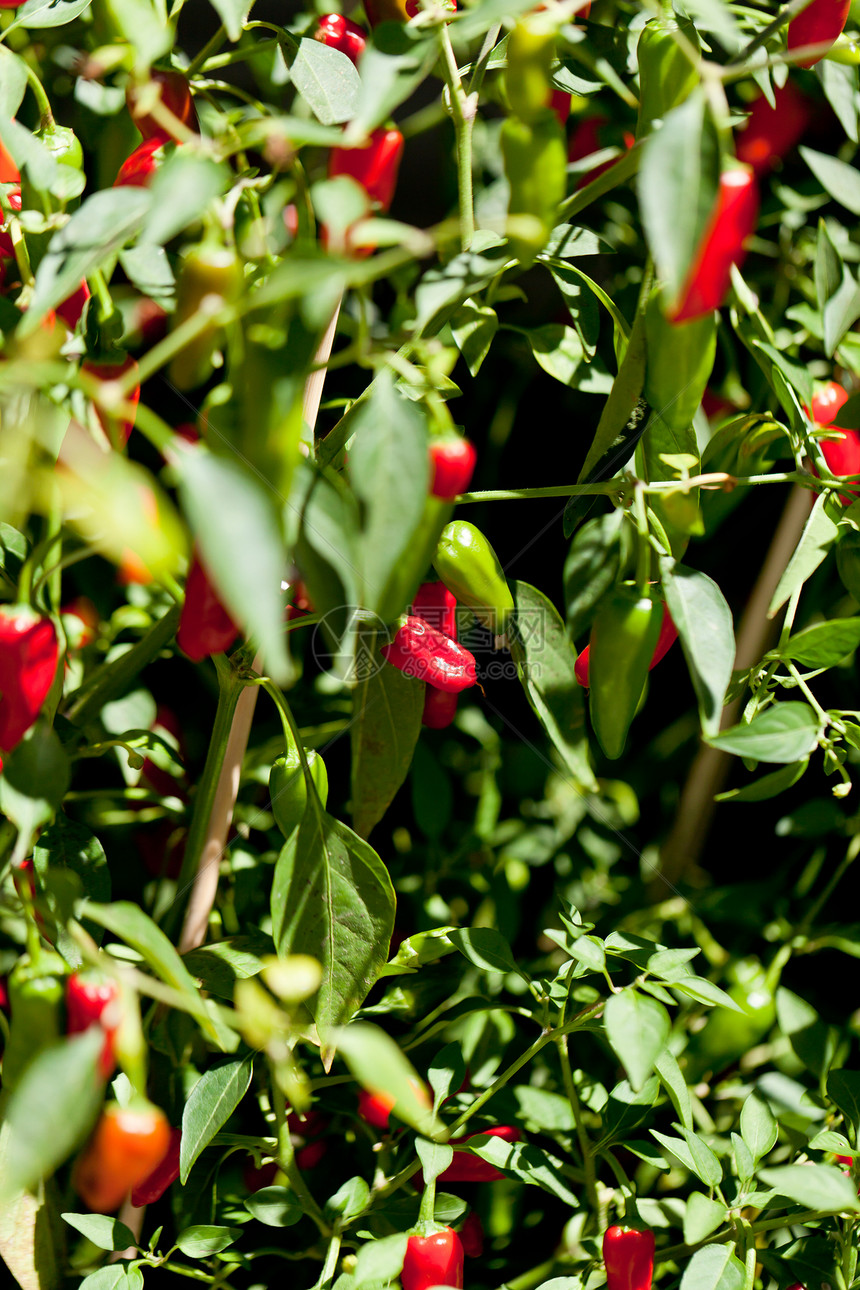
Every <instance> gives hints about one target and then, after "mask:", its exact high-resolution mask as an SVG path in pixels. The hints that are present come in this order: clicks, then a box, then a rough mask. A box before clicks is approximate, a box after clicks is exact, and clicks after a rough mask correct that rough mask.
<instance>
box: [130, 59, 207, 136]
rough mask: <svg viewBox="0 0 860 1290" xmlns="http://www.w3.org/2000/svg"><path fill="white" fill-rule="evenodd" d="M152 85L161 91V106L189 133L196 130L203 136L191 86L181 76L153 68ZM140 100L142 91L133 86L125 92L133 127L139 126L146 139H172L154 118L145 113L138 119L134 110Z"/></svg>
mask: <svg viewBox="0 0 860 1290" xmlns="http://www.w3.org/2000/svg"><path fill="white" fill-rule="evenodd" d="M149 78H150V80H151V81H155V82H156V84H157V85H158V86H159V87H160V90H161V102H162V104H163V105H164V107H166V108H167V110H168V111H169V112H171V113H172V114H173V115H174V116H175V117H176V119H177V121H178V122H179V123H180V125H184V126H185V127H186V129H188V130H193V131H194V132H195V134H199V132H200V122H199V121H198V119H197V109H196V108H195V106H194V99H193V98H192V97H191V86H190V85H189V84H188V81H187V79H186V78H185V77H184V76H183V75H182V73H181V72H172V71H161V70H160V69H159V68H153V69H152V71H150V73H149ZM138 98H139V91H138V90H137V89H136V88H135V87H133V86H130V87H129V88H128V90H126V95H125V101H126V104H127V105H128V110H129V112H131V115H132V119H133V120H134V124H135V125H136V126H137V128H138V130H139V131H140V133H141V134H142V135H143V137H144V139H155V138H159V137H160V138H161V139H164V138H165V137H170V136H169V135H168V131H167V128H166V127H165V126H163V125H160V124H159V123H158V121H156V120H155V117H153V116H150V115H149V114H148V113H145V114H144V115H142V116H137V115H136V113H135V106H136V104H137V101H138Z"/></svg>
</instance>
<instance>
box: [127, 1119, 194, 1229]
mask: <svg viewBox="0 0 860 1290" xmlns="http://www.w3.org/2000/svg"><path fill="white" fill-rule="evenodd" d="M181 1146H182V1130H181V1129H171V1130H170V1141H169V1142H168V1144H167V1150H166V1152H165V1153H164V1157H163V1159H162V1160H161V1161H160V1163H159V1164H157V1165H156V1166H155V1168H154V1169H153V1171H152V1173H151V1174H149V1175H148V1176H147V1177H146V1178H144V1179H143V1181H142V1182H139V1183H138V1184H137V1186H136V1187H132V1189H131V1203H132V1205H134V1206H135V1208H136V1209H140V1207H141V1206H142V1205H154V1204H155V1202H156V1201H157V1200H161V1198H162V1196H163V1195H164V1193H165V1192H166V1191H167V1189H168V1187H169V1186H170V1185H171V1184H172V1183H175V1182H176V1179H177V1178H178V1177H179V1149H180V1147H181Z"/></svg>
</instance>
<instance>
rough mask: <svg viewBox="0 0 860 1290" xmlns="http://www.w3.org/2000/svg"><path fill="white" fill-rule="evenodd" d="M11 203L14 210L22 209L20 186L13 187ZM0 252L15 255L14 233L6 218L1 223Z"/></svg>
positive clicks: (10, 197) (10, 196)
mask: <svg viewBox="0 0 860 1290" xmlns="http://www.w3.org/2000/svg"><path fill="white" fill-rule="evenodd" d="M9 205H10V206H11V207H12V209H13V211H19V210H20V209H21V189H20V188H13V189H12V192H11V193H10V194H9ZM0 214H2V211H0ZM0 254H2V255H9V256H14V255H15V247H14V246H13V245H12V234H11V233H10V232H9V230H8V229H7V228H6V223H5V220H4V221H3V223H2V224H0Z"/></svg>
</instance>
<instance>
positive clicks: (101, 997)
mask: <svg viewBox="0 0 860 1290" xmlns="http://www.w3.org/2000/svg"><path fill="white" fill-rule="evenodd" d="M118 1000H119V991H118V990H117V987H116V982H114V981H108V980H103V981H94V980H87V978H86V977H81V976H78V974H77V973H76V972H73V973H72V975H71V976H70V977H69V979H68V980H67V981H66V1034H68V1035H79V1034H81V1032H82V1031H84V1030H89V1028H90V1026H93V1025H100V1026H101V1028H102V1030H103V1031H104V1036H105V1042H104V1047H103V1048H102V1051H101V1056H100V1058H99V1070H100V1072H101V1075H102V1079H105V1080H107V1079H110V1077H111V1075H112V1074H113V1072H114V1069H115V1067H116V1057H115V1055H114V1036H115V1035H116V1032H117V1028H118V1026H119V1017H118V1016H117V1015H116V1012H117V1008H116V1005H117V1002H118ZM105 1010H107V1017H106V1018H105V1017H104V1016H103V1014H104V1013H105Z"/></svg>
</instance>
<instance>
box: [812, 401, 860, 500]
mask: <svg viewBox="0 0 860 1290" xmlns="http://www.w3.org/2000/svg"><path fill="white" fill-rule="evenodd" d="M848 398H849V394H848V391H847V390H845V389H843V388H842V386H841V385H839V384H838V383H837V382H836V381H828V382H827V384H826V385H825V386H823V387H822V388H821V389H820V390H818V391H816V393H815V394H814V395H813V398H812V420H813V421H814V422H815V424H816V425H817V426H821V427H822V428H823V427H825V426H831V425H833V422H834V421H835V420H836V417H837V415H838V413H839V409H840V408H841V407H842V406H843V404H845V403H847V401H848ZM839 434H840V436H841V437H840V438H839V439H822V440H820V447H821V453H822V456H823V457H824V460H825V461H826V462H827V465H828V468H829V469H830V471H831V473H832V474H834V475H860V434H858V432H857V431H856V430H839ZM856 497H857V493H856V491H855V490H854V489H851V490H850V491H847V492H844V493H840V494H839V499H840V501H841V502H842V505H843V506H850V505H851V503H852V502H853V501H855V500H856Z"/></svg>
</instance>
